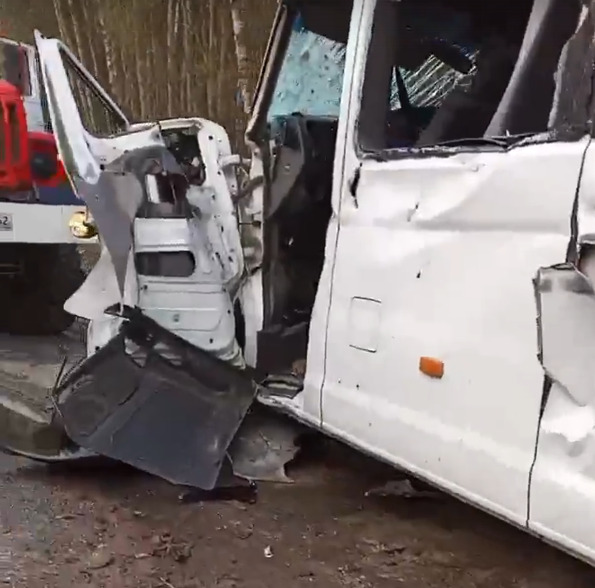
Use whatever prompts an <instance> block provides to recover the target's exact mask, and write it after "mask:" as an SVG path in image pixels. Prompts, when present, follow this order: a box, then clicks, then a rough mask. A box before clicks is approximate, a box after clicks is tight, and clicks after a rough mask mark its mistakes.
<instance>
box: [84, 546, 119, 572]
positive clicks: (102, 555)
mask: <svg viewBox="0 0 595 588" xmlns="http://www.w3.org/2000/svg"><path fill="white" fill-rule="evenodd" d="M113 562H114V554H113V553H111V552H110V551H109V550H108V548H107V546H106V545H100V546H99V547H98V548H97V549H96V550H95V551H94V552H93V553H92V554H91V556H90V557H89V561H88V562H87V569H89V570H100V569H102V568H106V567H107V566H109V565H111V564H112V563H113Z"/></svg>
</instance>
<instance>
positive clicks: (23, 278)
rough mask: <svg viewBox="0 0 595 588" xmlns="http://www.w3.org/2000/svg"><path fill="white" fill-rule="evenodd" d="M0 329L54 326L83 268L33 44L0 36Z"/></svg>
mask: <svg viewBox="0 0 595 588" xmlns="http://www.w3.org/2000/svg"><path fill="white" fill-rule="evenodd" d="M0 48H1V50H2V55H3V62H2V65H3V71H1V72H0V75H1V78H2V79H0V300H1V301H2V302H3V303H4V304H3V306H2V308H4V309H5V312H2V313H0V331H4V332H9V333H12V334H30V335H33V334H56V333H59V332H62V331H63V330H65V329H66V328H68V327H69V326H70V325H71V324H72V322H73V320H74V317H72V316H71V315H70V314H68V313H67V312H66V311H65V310H64V309H63V304H64V302H65V301H66V300H67V299H68V298H69V297H70V295H71V294H72V293H73V292H74V291H75V290H76V289H77V288H78V286H79V285H80V283H81V282H82V280H83V277H84V274H83V272H82V269H81V260H80V256H79V252H78V249H77V245H76V243H77V239H76V238H75V237H74V236H73V234H72V232H71V231H70V229H69V221H70V219H71V218H72V217H73V215H74V214H77V213H81V212H84V210H85V207H84V205H83V203H82V202H81V201H80V200H79V199H78V198H77V197H76V195H75V194H74V192H73V190H72V188H71V186H70V183H69V181H68V178H67V176H66V173H65V171H64V167H63V165H62V162H61V161H60V159H59V156H58V151H57V148H56V143H55V140H54V136H53V134H52V132H51V128H50V127H49V124H48V123H47V121H48V120H49V119H48V117H47V116H46V115H45V112H44V108H43V97H42V95H41V85H40V84H39V74H38V65H37V59H36V54H35V50H34V49H33V48H32V47H30V46H28V45H24V44H21V43H16V42H14V41H11V40H8V39H0Z"/></svg>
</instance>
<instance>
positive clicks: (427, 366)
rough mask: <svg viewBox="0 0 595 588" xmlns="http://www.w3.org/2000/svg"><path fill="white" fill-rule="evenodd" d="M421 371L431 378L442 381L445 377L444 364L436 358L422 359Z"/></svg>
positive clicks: (420, 362) (420, 359)
mask: <svg viewBox="0 0 595 588" xmlns="http://www.w3.org/2000/svg"><path fill="white" fill-rule="evenodd" d="M419 371H420V372H421V373H422V374H425V375H426V376H429V377H430V378H436V379H440V378H442V376H443V375H444V362H443V361H440V360H439V359H436V358H435V357H420V358H419Z"/></svg>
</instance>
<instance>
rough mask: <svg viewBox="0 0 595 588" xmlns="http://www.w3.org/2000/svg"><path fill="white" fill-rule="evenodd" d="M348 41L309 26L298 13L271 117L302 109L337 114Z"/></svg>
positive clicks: (280, 75)
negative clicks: (318, 31)
mask: <svg viewBox="0 0 595 588" xmlns="http://www.w3.org/2000/svg"><path fill="white" fill-rule="evenodd" d="M344 72H345V44H344V43H338V42H336V41H332V40H331V39H327V38H326V37H323V36H321V35H318V34H316V33H314V32H312V31H309V30H307V29H306V28H305V27H304V26H303V23H302V20H301V18H300V17H299V16H298V17H297V18H296V20H295V22H294V24H293V30H292V33H291V38H290V40H289V45H288V47H287V52H286V54H285V60H284V62H283V65H282V67H281V72H280V74H279V79H278V80H277V86H276V89H275V94H274V96H273V100H272V103H271V106H270V108H269V113H268V118H269V120H271V119H272V118H275V117H277V116H285V115H288V114H293V113H296V112H299V113H301V114H304V115H307V116H332V117H338V116H339V111H340V108H341V93H342V90H343V74H344Z"/></svg>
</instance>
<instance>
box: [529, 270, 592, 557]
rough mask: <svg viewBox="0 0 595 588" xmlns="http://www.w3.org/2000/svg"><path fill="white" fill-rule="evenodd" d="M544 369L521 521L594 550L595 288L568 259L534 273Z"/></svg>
mask: <svg viewBox="0 0 595 588" xmlns="http://www.w3.org/2000/svg"><path fill="white" fill-rule="evenodd" d="M535 292H536V298H537V307H538V321H537V324H538V333H539V342H540V359H541V362H542V365H543V370H544V373H545V375H546V385H545V387H544V397H543V402H542V414H541V419H540V424H539V434H538V443H537V449H536V455H535V464H534V466H533V470H532V476H531V488H530V504H529V521H528V524H529V527H530V528H531V529H532V530H534V531H535V532H537V533H539V534H540V535H542V536H544V537H546V538H548V539H550V540H554V541H556V542H558V543H559V544H560V545H562V546H563V547H565V548H566V549H570V550H572V551H573V552H574V553H575V554H578V555H580V556H582V557H586V558H589V559H591V560H592V559H593V557H594V556H595V535H594V534H593V527H592V524H591V521H592V520H593V516H595V361H594V354H595V290H594V288H593V283H592V282H591V280H590V279H589V277H587V276H586V275H584V274H583V273H581V272H580V271H579V270H578V269H577V268H576V267H575V266H574V265H573V264H563V265H559V266H552V267H548V268H542V269H540V270H539V272H538V274H537V277H536V279H535Z"/></svg>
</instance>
